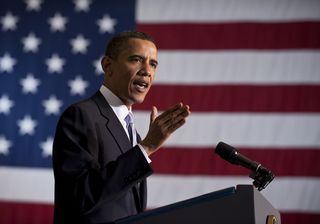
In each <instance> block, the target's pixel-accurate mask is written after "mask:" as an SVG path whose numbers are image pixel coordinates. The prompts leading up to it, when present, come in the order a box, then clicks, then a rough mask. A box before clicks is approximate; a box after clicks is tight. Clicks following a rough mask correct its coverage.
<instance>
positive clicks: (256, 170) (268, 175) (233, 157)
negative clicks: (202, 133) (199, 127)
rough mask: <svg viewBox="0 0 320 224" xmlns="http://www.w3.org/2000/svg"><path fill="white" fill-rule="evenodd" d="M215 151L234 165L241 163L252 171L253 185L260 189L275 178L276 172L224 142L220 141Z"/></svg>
mask: <svg viewBox="0 0 320 224" xmlns="http://www.w3.org/2000/svg"><path fill="white" fill-rule="evenodd" d="M215 152H216V153H217V154H218V155H219V156H220V157H221V158H222V159H224V160H226V161H228V162H230V163H231V164H234V165H240V166H242V167H245V168H247V169H249V170H251V171H252V173H251V174H250V176H249V177H251V178H252V179H254V182H253V185H254V186H255V187H257V188H258V190H259V191H261V190H262V189H264V188H265V187H266V186H267V185H268V184H269V183H270V182H271V181H272V180H273V179H274V174H273V173H272V172H271V171H270V170H268V169H267V168H265V167H263V166H262V165H261V164H260V163H258V162H256V161H252V160H250V159H249V158H247V157H245V156H244V155H242V154H240V153H239V152H238V151H237V149H236V148H234V147H232V146H231V145H228V144H226V143H224V142H219V143H218V144H217V146H216V149H215Z"/></svg>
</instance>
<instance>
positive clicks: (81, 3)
mask: <svg viewBox="0 0 320 224" xmlns="http://www.w3.org/2000/svg"><path fill="white" fill-rule="evenodd" d="M73 3H74V4H75V10H76V11H77V12H80V11H84V12H88V11H89V10H90V4H91V3H92V2H91V0H74V1H73Z"/></svg>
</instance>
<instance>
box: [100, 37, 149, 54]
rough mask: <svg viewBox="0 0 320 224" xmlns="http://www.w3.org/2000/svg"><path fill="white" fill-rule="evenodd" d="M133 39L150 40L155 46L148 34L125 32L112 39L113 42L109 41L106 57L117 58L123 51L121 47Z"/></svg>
mask: <svg viewBox="0 0 320 224" xmlns="http://www.w3.org/2000/svg"><path fill="white" fill-rule="evenodd" d="M133 38H136V39H142V40H148V41H150V42H152V43H154V44H155V41H154V39H153V38H152V37H151V36H150V35H148V34H146V33H143V32H140V31H123V32H121V33H118V34H116V35H115V36H114V37H112V38H111V40H110V41H109V43H108V45H107V47H106V50H105V53H104V55H105V56H108V57H110V58H117V56H118V55H119V52H120V51H121V47H122V46H123V45H124V44H125V43H127V42H128V40H130V39H133Z"/></svg>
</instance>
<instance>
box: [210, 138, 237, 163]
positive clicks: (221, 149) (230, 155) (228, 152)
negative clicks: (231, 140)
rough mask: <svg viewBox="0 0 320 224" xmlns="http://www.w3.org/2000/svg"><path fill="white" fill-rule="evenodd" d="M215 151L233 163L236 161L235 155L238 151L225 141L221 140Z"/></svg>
mask: <svg viewBox="0 0 320 224" xmlns="http://www.w3.org/2000/svg"><path fill="white" fill-rule="evenodd" d="M215 152H216V153H217V154H218V155H219V156H220V157H221V158H222V159H225V160H227V161H229V162H231V163H235V162H234V156H235V154H236V153H237V150H236V149H235V148H234V147H232V146H231V145H228V144H226V143H224V142H219V143H218V144H217V146H216V150H215Z"/></svg>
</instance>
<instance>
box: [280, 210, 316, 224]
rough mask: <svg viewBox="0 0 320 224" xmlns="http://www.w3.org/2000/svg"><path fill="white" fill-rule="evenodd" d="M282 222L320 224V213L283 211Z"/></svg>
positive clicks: (289, 223) (288, 223) (285, 223)
mask: <svg viewBox="0 0 320 224" xmlns="http://www.w3.org/2000/svg"><path fill="white" fill-rule="evenodd" d="M280 215H281V223H284V224H302V223H305V224H319V223H320V214H312V213H309V214H308V213H289V212H281V214H280Z"/></svg>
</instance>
